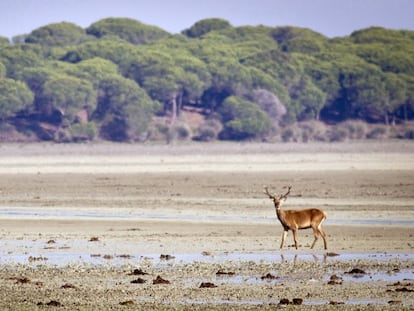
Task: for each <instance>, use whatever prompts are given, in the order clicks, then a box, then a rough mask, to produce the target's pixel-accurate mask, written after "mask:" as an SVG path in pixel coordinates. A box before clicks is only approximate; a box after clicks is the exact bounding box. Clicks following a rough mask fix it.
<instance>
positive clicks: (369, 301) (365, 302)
mask: <svg viewBox="0 0 414 311" xmlns="http://www.w3.org/2000/svg"><path fill="white" fill-rule="evenodd" d="M389 301H390V299H375V298H362V299H348V300H339V301H338V302H340V303H341V304H340V305H345V306H346V305H351V306H359V305H361V306H385V305H389ZM279 302H280V299H273V300H268V301H266V303H263V301H260V300H225V299H215V300H212V301H210V300H196V299H187V300H185V303H186V304H194V305H204V304H207V303H209V304H214V305H217V304H218V305H242V306H243V305H245V306H268V305H279ZM413 302H414V299H408V300H405V301H403V302H401V304H399V306H411V305H412V304H413ZM302 304H303V305H305V306H323V305H329V304H330V301H328V300H305V299H304V300H303V303H302ZM282 306H283V305H282Z"/></svg>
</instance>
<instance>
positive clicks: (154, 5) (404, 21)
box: [0, 0, 414, 38]
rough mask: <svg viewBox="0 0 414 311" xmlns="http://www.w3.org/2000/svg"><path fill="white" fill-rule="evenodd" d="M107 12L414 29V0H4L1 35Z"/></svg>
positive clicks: (0, 1)
mask: <svg viewBox="0 0 414 311" xmlns="http://www.w3.org/2000/svg"><path fill="white" fill-rule="evenodd" d="M106 17H129V18H133V19H136V20H139V21H141V22H143V23H146V24H150V25H155V26H158V27H160V28H162V29H164V30H166V31H168V32H170V33H180V32H181V31H182V30H184V29H186V28H189V27H191V26H192V25H193V24H194V23H195V22H197V21H199V20H201V19H205V18H212V17H219V18H223V19H226V20H228V21H229V22H230V23H231V24H232V25H233V26H241V25H253V26H254V25H259V24H261V25H266V26H272V27H274V26H286V25H289V26H300V27H306V28H310V29H312V30H314V31H317V32H320V33H322V34H323V35H325V36H327V37H337V36H341V37H342V36H346V35H349V34H351V33H352V32H353V31H355V30H359V29H363V28H367V27H370V26H382V27H385V28H392V29H408V30H414V0H200V1H197V0H0V36H4V37H8V38H12V37H13V36H16V35H21V34H27V33H30V32H31V31H32V30H34V29H36V28H39V27H41V26H45V25H47V24H50V23H57V22H62V21H66V22H72V23H74V24H77V25H79V26H81V27H83V28H86V27H88V26H89V25H90V24H92V23H94V22H96V21H98V20H100V19H103V18H106Z"/></svg>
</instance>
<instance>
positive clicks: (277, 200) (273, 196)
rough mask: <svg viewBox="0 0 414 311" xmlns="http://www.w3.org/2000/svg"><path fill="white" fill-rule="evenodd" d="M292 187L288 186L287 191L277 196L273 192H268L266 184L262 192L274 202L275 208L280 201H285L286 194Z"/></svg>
mask: <svg viewBox="0 0 414 311" xmlns="http://www.w3.org/2000/svg"><path fill="white" fill-rule="evenodd" d="M291 188H292V186H289V187H288V191H287V192H286V193H285V194H281V195H279V196H277V195H275V194H271V193H270V192H269V189H268V188H267V186H266V187H265V188H264V189H265V190H264V193H265V194H267V195H268V196H269V199H272V200H273V203H274V204H275V207H276V209H278V208H280V206H281V205H282V202H284V201H286V199H287V196H288V195H289V193H290V189H291Z"/></svg>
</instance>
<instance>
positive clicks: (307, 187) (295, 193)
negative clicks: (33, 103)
mask: <svg viewBox="0 0 414 311" xmlns="http://www.w3.org/2000/svg"><path fill="white" fill-rule="evenodd" d="M413 154H414V144H413V143H412V142H407V141H389V142H353V143H341V144H255V143H250V144H229V143H222V144H220V143H216V144H185V145H172V146H160V145H132V144H95V145H82V144H80V145H72V144H69V145H65V144H62V145H53V144H29V145H15V144H11V145H2V146H1V147H0V174H1V178H0V245H1V248H0V279H1V282H0V309H2V310H3V309H4V310H36V309H39V310H43V309H45V308H48V307H50V306H57V307H59V309H61V310H73V309H76V310H114V309H128V308H129V309H154V308H155V309H170V308H171V309H212V308H213V309H273V308H275V307H277V306H282V305H283V306H285V307H287V308H293V309H294V308H299V307H298V305H300V308H308V309H314V308H318V309H319V308H321V309H327V310H330V309H332V310H333V309H334V308H335V309H337V308H342V309H402V308H407V309H411V308H413V306H414V157H413ZM265 185H266V186H268V187H269V190H271V191H272V192H274V193H277V194H281V193H284V192H286V186H289V185H291V186H292V191H291V194H290V195H289V197H288V199H287V201H286V202H285V204H284V208H285V209H303V208H309V207H313V208H320V209H323V210H324V211H326V212H327V213H328V218H327V220H326V221H325V222H324V230H325V231H326V233H327V234H328V250H324V249H323V241H322V239H320V240H318V241H317V243H316V246H315V248H314V249H313V250H310V245H311V244H312V242H313V232H312V230H310V229H308V230H301V231H299V238H298V239H299V249H298V250H295V249H294V247H293V238H292V234H291V233H289V235H288V237H287V241H286V242H285V247H284V249H282V250H280V249H279V246H280V241H281V236H282V231H283V230H282V226H281V225H280V223H279V222H278V220H277V218H276V215H275V209H274V206H273V203H272V201H271V200H269V198H268V197H267V196H266V195H265V194H264V193H263V187H264V186H265Z"/></svg>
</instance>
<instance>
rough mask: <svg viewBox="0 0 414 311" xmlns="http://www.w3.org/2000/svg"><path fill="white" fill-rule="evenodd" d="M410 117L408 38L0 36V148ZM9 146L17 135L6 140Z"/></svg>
mask: <svg viewBox="0 0 414 311" xmlns="http://www.w3.org/2000/svg"><path fill="white" fill-rule="evenodd" d="M413 118H414V31H407V30H391V29H385V28H380V27H371V28H367V29H362V30H359V31H356V32H353V33H352V34H350V35H349V36H346V37H338V38H332V39H330V38H327V37H325V36H323V35H321V34H319V33H317V32H314V31H312V30H310V29H306V28H299V27H266V26H241V27H234V26H232V25H231V24H230V23H229V22H228V21H226V20H223V19H217V18H211V19H204V20H200V21H198V22H196V23H195V24H194V25H192V26H191V27H190V28H188V29H185V30H183V31H182V32H181V34H170V33H168V32H166V31H165V30H163V29H161V28H158V27H156V26H151V25H147V24H143V23H141V22H139V21H137V20H133V19H128V18H106V19H102V20H99V21H97V22H95V23H93V24H92V25H90V26H89V27H87V28H86V29H84V28H81V27H79V26H77V25H75V24H72V23H67V22H62V23H55V24H49V25H46V26H43V27H40V28H38V29H35V30H33V31H32V32H31V33H29V34H24V35H18V36H15V37H13V38H12V40H11V41H9V39H7V38H4V37H0V139H2V140H7V139H18V140H30V139H32V140H39V139H40V140H55V141H77V140H81V141H84V140H94V139H105V140H112V141H143V140H147V139H154V140H156V139H160V137H164V138H166V139H167V140H171V139H174V138H176V137H186V138H190V139H199V140H213V139H228V140H244V139H265V138H266V137H270V136H272V135H273V134H274V133H275V132H276V131H277V130H278V129H280V128H283V127H288V126H290V125H292V124H295V123H296V122H309V121H310V122H313V121H315V120H316V121H320V122H323V123H326V124H339V123H341V122H346V121H349V120H360V121H363V122H369V123H383V124H387V125H388V124H396V123H402V122H407V121H410V120H412V119H413ZM10 137H13V138H10Z"/></svg>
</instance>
